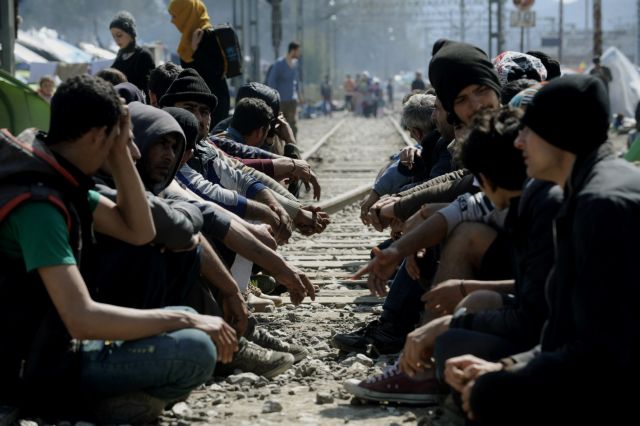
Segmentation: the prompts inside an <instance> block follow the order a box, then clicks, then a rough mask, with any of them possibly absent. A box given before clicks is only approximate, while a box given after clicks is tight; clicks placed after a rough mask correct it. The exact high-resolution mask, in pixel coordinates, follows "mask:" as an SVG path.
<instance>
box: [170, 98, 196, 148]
mask: <svg viewBox="0 0 640 426" xmlns="http://www.w3.org/2000/svg"><path fill="white" fill-rule="evenodd" d="M162 109H163V110H165V111H167V112H168V113H169V114H171V116H172V117H173V118H175V120H176V121H177V122H178V124H179V125H180V127H181V128H182V131H183V132H184V137H185V139H186V141H187V150H189V149H195V147H196V142H197V141H198V127H199V125H198V119H197V118H196V116H195V115H193V114H192V113H191V112H189V111H187V110H186V109H183V108H175V107H166V108H162Z"/></svg>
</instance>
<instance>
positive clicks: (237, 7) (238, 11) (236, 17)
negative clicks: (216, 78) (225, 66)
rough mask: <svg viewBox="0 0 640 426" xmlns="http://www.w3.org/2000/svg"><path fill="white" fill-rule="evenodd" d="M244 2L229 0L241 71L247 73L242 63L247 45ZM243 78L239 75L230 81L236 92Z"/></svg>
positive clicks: (241, 0) (242, 0)
mask: <svg viewBox="0 0 640 426" xmlns="http://www.w3.org/2000/svg"><path fill="white" fill-rule="evenodd" d="M244 2H245V0H238V1H236V0H231V5H232V9H233V29H234V30H235V31H236V34H237V36H238V41H239V42H240V50H241V51H242V58H240V60H241V61H242V69H243V70H244V73H245V74H246V73H247V68H246V66H245V65H246V64H245V63H244V57H245V52H246V48H247V43H246V34H245V31H244ZM242 80H243V76H242V75H239V76H237V77H234V78H232V79H231V81H232V84H233V87H235V88H236V91H237V90H238V89H239V88H240V86H242V84H243V81H242Z"/></svg>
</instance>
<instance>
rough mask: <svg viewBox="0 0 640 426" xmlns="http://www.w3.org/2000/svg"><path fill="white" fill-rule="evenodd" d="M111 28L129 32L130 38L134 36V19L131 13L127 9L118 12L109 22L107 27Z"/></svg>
mask: <svg viewBox="0 0 640 426" xmlns="http://www.w3.org/2000/svg"><path fill="white" fill-rule="evenodd" d="M111 28H119V29H121V30H122V31H124V32H125V33H127V34H129V35H130V36H131V37H132V38H134V39H135V38H136V36H137V33H136V20H135V19H133V15H131V14H130V13H129V12H127V11H124V10H123V11H122V12H118V14H117V15H116V17H115V18H113V21H111V23H110V24H109V29H111Z"/></svg>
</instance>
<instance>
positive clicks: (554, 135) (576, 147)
mask: <svg viewBox="0 0 640 426" xmlns="http://www.w3.org/2000/svg"><path fill="white" fill-rule="evenodd" d="M522 123H523V124H524V125H525V126H527V127H529V128H530V129H531V130H533V131H534V132H536V133H537V134H538V135H540V136H541V137H542V138H543V139H544V140H545V141H547V142H548V143H550V144H551V145H553V146H556V147H558V148H560V149H562V150H564V151H569V152H572V153H574V154H576V155H581V154H588V153H590V152H592V151H595V150H596V149H597V148H598V147H599V146H600V145H602V144H603V143H604V142H606V141H607V139H608V137H609V136H608V131H609V96H608V94H607V90H606V89H605V87H604V84H602V82H601V81H600V79H598V78H595V77H592V76H589V75H580V74H574V75H567V76H564V77H558V78H554V79H553V80H551V81H550V82H549V83H547V84H546V85H545V86H544V87H542V89H540V90H539V91H538V93H536V95H535V96H534V97H533V99H532V100H531V103H530V104H529V106H528V107H527V111H526V112H525V114H524V117H522Z"/></svg>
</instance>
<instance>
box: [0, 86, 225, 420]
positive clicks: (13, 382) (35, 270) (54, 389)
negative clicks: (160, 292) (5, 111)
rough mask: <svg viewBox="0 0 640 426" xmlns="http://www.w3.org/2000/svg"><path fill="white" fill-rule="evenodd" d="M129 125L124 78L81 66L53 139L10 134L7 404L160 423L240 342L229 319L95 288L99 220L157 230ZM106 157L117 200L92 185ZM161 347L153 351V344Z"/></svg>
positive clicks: (130, 230)
mask: <svg viewBox="0 0 640 426" xmlns="http://www.w3.org/2000/svg"><path fill="white" fill-rule="evenodd" d="M129 126H130V122H129V116H128V109H127V108H126V107H125V106H123V105H121V103H120V101H119V99H118V96H117V94H116V92H115V90H114V89H113V87H112V86H111V85H109V84H108V83H107V82H105V81H103V80H102V79H100V78H94V77H91V76H87V75H82V76H79V77H74V78H71V79H69V80H67V81H66V82H64V83H63V84H62V85H61V86H60V87H59V88H58V90H57V92H56V94H55V95H54V96H53V99H52V102H51V126H50V130H49V134H48V136H46V138H45V137H39V138H38V139H37V140H36V141H35V142H33V143H32V144H28V143H25V142H20V141H18V140H16V139H14V138H13V137H11V136H10V135H9V134H8V133H7V132H4V131H3V133H2V142H1V143H0V156H1V157H2V158H3V160H2V164H3V165H5V166H6V167H5V172H4V173H3V175H2V183H1V184H0V185H1V187H2V190H3V193H4V196H3V198H2V207H3V209H2V211H3V214H4V216H3V217H2V222H1V223H0V235H2V238H1V239H0V240H1V241H2V246H1V248H0V261H1V262H2V268H0V276H1V282H0V293H2V294H1V296H0V303H1V304H2V309H0V312H1V314H0V315H1V316H2V323H3V324H4V326H3V332H2V333H3V342H4V343H3V344H2V345H1V346H0V383H2V387H1V388H0V401H1V403H3V404H7V403H11V404H19V405H24V406H28V407H30V408H44V409H46V410H54V411H58V412H59V411H66V412H69V410H70V409H73V410H75V411H76V413H77V411H78V410H82V409H86V410H88V411H89V413H90V414H93V415H94V416H95V417H96V420H98V421H100V422H102V423H132V422H151V421H153V420H154V419H155V418H156V417H157V416H158V415H159V414H160V412H161V411H162V410H163V409H164V407H165V405H166V404H168V403H170V402H172V401H175V400H176V399H179V398H183V397H184V396H185V395H186V394H188V393H189V392H190V391H191V390H192V389H194V388H196V387H198V386H200V385H201V384H202V383H204V382H205V381H206V380H208V379H209V378H210V377H211V374H212V373H213V368H214V365H215V361H216V348H217V352H218V353H217V355H218V359H219V360H221V361H222V362H228V361H229V360H231V357H232V354H233V352H234V351H235V350H236V349H237V340H236V336H235V332H234V330H233V329H232V328H231V327H230V326H229V325H227V324H226V323H225V322H224V321H223V320H222V319H221V318H216V317H210V316H204V315H198V314H196V313H194V312H193V311H189V310H176V309H172V310H167V309H164V310H163V309H152V310H137V309H130V308H123V307H117V306H113V305H107V304H102V303H97V302H95V301H93V300H92V299H91V297H90V295H89V294H90V289H88V288H87V286H86V284H85V281H84V280H83V277H82V274H81V267H80V266H79V262H80V260H81V250H82V249H83V248H84V249H87V248H89V247H90V246H91V244H92V232H91V229H92V225H93V226H94V227H95V230H96V231H99V232H102V233H105V234H107V235H110V236H112V237H114V238H118V239H121V240H123V241H126V242H128V243H130V244H137V245H141V244H147V243H148V242H150V241H151V240H152V239H153V237H154V235H155V230H154V227H153V222H152V220H151V214H150V212H149V207H148V205H147V200H146V197H145V195H144V189H143V186H142V183H141V181H140V177H139V176H138V173H137V172H136V169H135V166H134V164H133V161H132V159H131V156H130V154H129V151H128V149H127V141H128V140H129V137H130V136H129ZM105 161H108V162H109V164H110V166H111V169H112V170H113V174H114V180H115V182H116V183H117V186H118V188H119V189H120V193H119V195H118V198H117V203H114V202H112V201H110V200H108V199H106V198H104V197H102V196H100V195H99V194H98V193H96V192H94V191H91V190H89V188H90V187H91V185H92V183H91V179H90V176H91V175H93V174H94V173H96V172H97V170H98V168H99V167H100V166H101V165H102V164H103V163H104V162H105ZM33 188H38V190H37V191H35V190H34V189H33ZM214 343H215V344H214ZM150 346H151V347H154V348H155V350H154V352H153V354H151V353H149V352H148V351H147V350H144V348H148V347H150ZM167 359H169V360H171V361H169V362H168V361H167ZM187 365H188V366H189V367H188V368H186V367H185V366H187ZM70 401H72V405H73V406H72V407H70V406H69V402H70ZM78 401H86V403H84V404H82V403H81V404H78ZM78 407H82V408H78ZM125 407H129V408H125ZM134 413H135V415H134Z"/></svg>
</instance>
